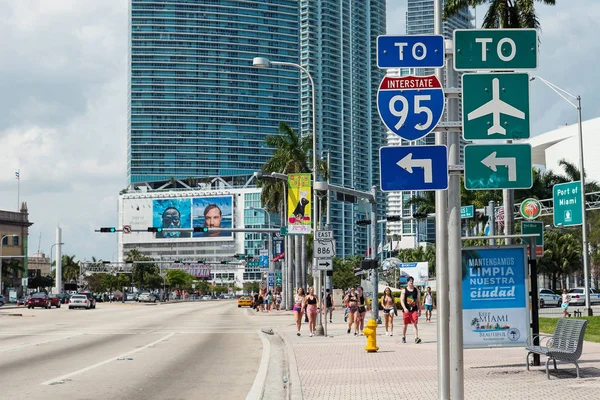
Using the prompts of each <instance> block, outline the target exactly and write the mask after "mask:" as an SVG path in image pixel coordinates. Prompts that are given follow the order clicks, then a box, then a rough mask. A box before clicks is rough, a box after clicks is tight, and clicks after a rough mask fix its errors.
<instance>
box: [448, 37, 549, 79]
mask: <svg viewBox="0 0 600 400" xmlns="http://www.w3.org/2000/svg"><path fill="white" fill-rule="evenodd" d="M537 50H538V36H537V30H536V29H456V30H454V69H455V70H457V71H478V70H479V71H481V70H488V71H522V70H532V69H537V67H538V51H537Z"/></svg>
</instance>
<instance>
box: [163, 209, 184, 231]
mask: <svg viewBox="0 0 600 400" xmlns="http://www.w3.org/2000/svg"><path fill="white" fill-rule="evenodd" d="M180 226H181V217H180V214H179V211H177V210H176V209H174V208H171V209H168V210H166V211H165V212H164V213H163V217H162V227H163V228H179V227H180Z"/></svg>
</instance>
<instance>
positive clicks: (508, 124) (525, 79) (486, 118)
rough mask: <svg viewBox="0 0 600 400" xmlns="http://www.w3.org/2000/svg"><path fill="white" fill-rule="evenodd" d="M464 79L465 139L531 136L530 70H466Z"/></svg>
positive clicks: (523, 137) (524, 137)
mask: <svg viewBox="0 0 600 400" xmlns="http://www.w3.org/2000/svg"><path fill="white" fill-rule="evenodd" d="M462 80H463V81H462V82H463V83H462V99H463V113H462V116H463V137H464V139H465V140H477V139H527V138H529V137H530V135H531V134H530V118H529V75H528V74H525V73H512V74H509V73H500V74H464V75H463V78H462Z"/></svg>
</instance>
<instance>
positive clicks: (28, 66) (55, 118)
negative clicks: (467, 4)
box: [0, 0, 600, 260]
mask: <svg viewBox="0 0 600 400" xmlns="http://www.w3.org/2000/svg"><path fill="white" fill-rule="evenodd" d="M127 4H128V1H127V0H52V1H49V0H0V9H2V12H1V13H0V37H2V40H1V41H0V54H2V57H1V58H0V77H1V78H0V152H1V153H0V154H1V157H0V209H2V210H16V208H17V180H16V179H15V171H16V170H17V169H20V171H21V181H20V183H21V184H20V189H21V190H20V199H21V201H26V202H27V204H28V206H29V213H30V221H32V222H34V225H33V226H32V227H31V229H30V237H29V254H33V253H34V252H36V251H37V249H38V247H39V249H40V250H41V251H42V252H45V253H48V252H49V250H50V247H51V246H52V244H53V243H55V231H56V227H57V226H58V224H60V226H61V227H62V228H63V242H64V243H65V246H64V250H63V252H66V253H67V254H74V255H76V257H77V258H78V259H80V260H83V259H86V258H87V259H90V258H91V256H96V257H98V258H102V259H105V260H112V259H114V258H115V252H116V248H117V247H116V239H117V238H116V235H110V234H100V233H94V232H93V231H94V229H97V228H99V227H100V226H114V225H116V222H117V217H116V215H117V197H118V193H119V190H121V189H123V188H124V187H125V186H126V179H127V177H126V138H127V125H126V123H127V108H126V105H127V39H128V35H127V25H128V20H127V18H128V16H127ZM535 4H536V7H537V9H538V14H539V16H540V22H541V25H542V32H541V48H540V52H541V58H540V68H539V70H538V71H537V73H536V74H538V75H540V76H542V77H544V78H546V79H548V80H550V81H551V82H553V83H555V84H557V85H559V86H561V87H563V88H564V89H566V90H568V91H570V92H571V93H574V94H581V96H582V98H583V116H584V119H589V118H594V117H598V116H600V96H598V95H597V92H598V91H599V90H600V85H599V84H598V82H597V80H598V76H597V74H596V73H594V71H595V70H596V69H597V68H598V65H600V52H599V51H598V50H600V44H599V43H598V39H597V37H598V34H597V23H598V20H600V1H598V0H577V1H568V0H559V1H557V4H558V5H557V6H555V7H548V6H542V5H540V3H538V2H536V3H535ZM484 11H485V10H478V22H479V23H480V21H481V18H482V16H483V12H484ZM405 12H406V0H388V17H387V20H388V33H389V34H403V33H405V25H404V21H405ZM531 90H532V101H531V110H532V111H531V112H532V121H533V122H532V128H533V131H534V133H536V134H537V133H541V132H545V131H548V130H551V129H553V128H555V127H557V126H558V125H564V124H565V123H575V122H576V113H575V111H574V109H573V108H571V107H570V106H569V105H568V104H566V103H565V102H564V101H563V100H561V99H560V98H559V97H558V96H556V95H555V94H554V93H553V92H552V91H550V89H548V88H546V87H544V86H543V85H542V84H541V83H536V82H534V83H533V84H532V89H531ZM40 235H41V239H40Z"/></svg>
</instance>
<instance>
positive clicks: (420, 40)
mask: <svg viewBox="0 0 600 400" xmlns="http://www.w3.org/2000/svg"><path fill="white" fill-rule="evenodd" d="M377 66H378V67H379V68H440V67H443V66H444V36H442V35H403V36H391V35H390V36H387V35H382V36H378V37H377Z"/></svg>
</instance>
